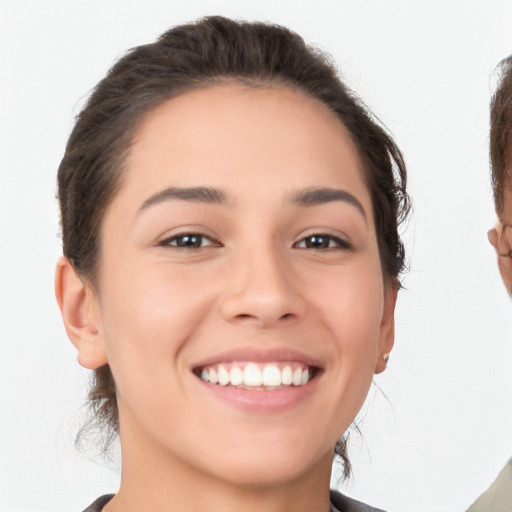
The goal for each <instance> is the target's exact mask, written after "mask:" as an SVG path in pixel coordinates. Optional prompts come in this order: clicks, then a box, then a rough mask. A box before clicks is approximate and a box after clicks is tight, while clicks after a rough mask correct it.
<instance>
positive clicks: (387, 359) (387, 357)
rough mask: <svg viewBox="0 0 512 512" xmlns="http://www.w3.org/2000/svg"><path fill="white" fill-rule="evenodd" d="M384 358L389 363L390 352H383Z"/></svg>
mask: <svg viewBox="0 0 512 512" xmlns="http://www.w3.org/2000/svg"><path fill="white" fill-rule="evenodd" d="M382 359H384V361H386V363H387V362H388V361H389V354H382Z"/></svg>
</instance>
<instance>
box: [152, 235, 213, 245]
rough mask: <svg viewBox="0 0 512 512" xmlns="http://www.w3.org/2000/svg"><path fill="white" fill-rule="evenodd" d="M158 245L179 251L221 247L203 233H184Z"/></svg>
mask: <svg viewBox="0 0 512 512" xmlns="http://www.w3.org/2000/svg"><path fill="white" fill-rule="evenodd" d="M158 245H160V246H163V247H166V246H167V247H169V246H170V247H176V248H179V249H200V248H202V247H210V246H219V245H220V244H219V243H218V242H215V241H214V240H212V239H211V238H210V237H209V236H206V235H203V234H201V233H182V234H179V235H174V236H171V237H169V238H166V239H165V240H162V241H161V242H160V243H159V244H158Z"/></svg>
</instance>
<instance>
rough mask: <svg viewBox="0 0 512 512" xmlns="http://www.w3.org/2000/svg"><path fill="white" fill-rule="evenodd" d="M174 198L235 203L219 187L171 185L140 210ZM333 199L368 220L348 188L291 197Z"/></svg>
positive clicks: (307, 201)
mask: <svg viewBox="0 0 512 512" xmlns="http://www.w3.org/2000/svg"><path fill="white" fill-rule="evenodd" d="M172 200H178V201H190V202H195V203H206V204H219V205H229V204H232V203H233V201H231V200H230V199H229V198H228V196H227V194H226V193H225V192H224V191H222V190H220V189H217V188H213V187H186V188H181V187H169V188H166V189H164V190H162V191H160V192H157V193H156V194H154V195H152V196H151V197H149V198H148V199H146V200H145V201H144V202H143V203H142V205H141V207H140V208H139V211H142V210H145V209H147V208H149V207H150V206H154V205H156V204H159V203H164V202H166V201H172ZM333 201H342V202H345V203H348V204H350V205H352V206H354V207H355V208H357V210H358V211H359V212H360V213H361V215H362V216H363V218H364V220H365V221H366V220H367V218H366V212H365V209H364V207H363V205H362V204H361V202H360V201H359V200H358V199H357V198H356V197H355V196H353V195H352V194H351V193H350V192H347V191H346V190H342V189H337V188H307V189H304V190H299V191H298V192H296V193H295V194H293V195H292V198H291V203H292V204H294V205H296V206H303V207H304V206H305V207H308V206H317V205H321V204H325V203H330V202H333Z"/></svg>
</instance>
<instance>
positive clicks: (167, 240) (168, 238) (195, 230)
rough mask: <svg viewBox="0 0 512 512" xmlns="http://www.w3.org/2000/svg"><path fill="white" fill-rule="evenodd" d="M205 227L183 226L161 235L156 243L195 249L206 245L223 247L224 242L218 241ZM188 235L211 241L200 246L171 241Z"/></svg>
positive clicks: (163, 245) (162, 245)
mask: <svg viewBox="0 0 512 512" xmlns="http://www.w3.org/2000/svg"><path fill="white" fill-rule="evenodd" d="M205 231H206V230H205V229H202V228H199V227H195V226H189V227H183V228H181V229H179V230H176V231H174V232H172V233H166V234H165V235H164V236H162V237H160V238H159V240H158V241H157V243H156V245H157V246H159V247H171V248H176V249H185V250H187V249H188V250H194V249H202V248H205V247H221V246H222V244H221V243H220V242H219V241H218V239H217V238H216V237H215V236H213V235H212V234H210V233H206V232H205ZM186 236H191V237H192V236H194V237H200V238H202V239H207V240H209V242H210V243H207V244H206V245H201V246H199V247H193V246H191V247H186V246H183V247H180V246H178V245H177V244H172V243H171V242H173V241H175V240H176V239H179V238H183V237H186Z"/></svg>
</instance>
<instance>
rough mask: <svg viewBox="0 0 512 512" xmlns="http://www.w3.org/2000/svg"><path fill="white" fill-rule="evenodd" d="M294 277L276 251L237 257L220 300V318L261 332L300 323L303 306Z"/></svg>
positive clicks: (304, 309) (250, 253)
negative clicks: (253, 327)
mask: <svg viewBox="0 0 512 512" xmlns="http://www.w3.org/2000/svg"><path fill="white" fill-rule="evenodd" d="M293 274H294V272H293V270H292V268H291V265H290V262H289V261H287V258H286V257H284V256H283V255H280V254H278V251H273V250H271V249H267V250H262V249H261V248H260V249H259V250H257V251H255V250H252V251H248V253H246V254H245V256H244V255H240V256H239V257H238V258H237V260H236V262H233V265H232V267H231V271H230V273H229V285H228V291H227V293H226V294H225V295H224V296H223V298H222V304H221V311H222V315H223V317H224V318H225V320H227V321H228V322H238V323H247V324H252V325H254V326H255V327H258V328H262V329H266V328H271V327H274V326H277V325H282V324H284V323H291V322H294V321H297V320H299V319H300V318H302V317H303V316H304V313H305V311H306V303H305V300H304V297H303V295H302V294H301V293H300V292H299V282H298V280H297V279H296V278H294V275H293ZM296 277H297V276H296Z"/></svg>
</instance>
